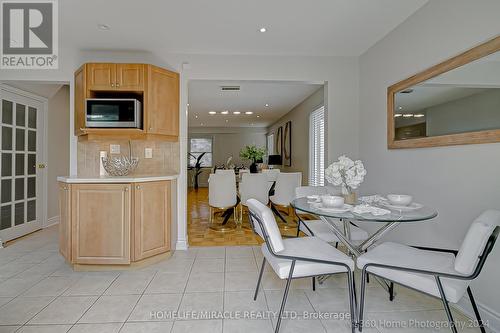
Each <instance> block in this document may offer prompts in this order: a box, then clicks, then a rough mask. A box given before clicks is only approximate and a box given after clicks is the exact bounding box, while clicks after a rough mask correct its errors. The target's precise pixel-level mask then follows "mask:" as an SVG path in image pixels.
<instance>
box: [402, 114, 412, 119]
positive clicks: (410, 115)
mask: <svg viewBox="0 0 500 333" xmlns="http://www.w3.org/2000/svg"><path fill="white" fill-rule="evenodd" d="M403 117H404V118H411V117H413V113H405V114H404V115H403Z"/></svg>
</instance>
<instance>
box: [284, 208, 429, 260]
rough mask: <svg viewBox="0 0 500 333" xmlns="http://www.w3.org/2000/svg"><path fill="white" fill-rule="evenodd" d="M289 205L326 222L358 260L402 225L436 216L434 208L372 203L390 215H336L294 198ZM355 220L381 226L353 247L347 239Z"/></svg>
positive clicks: (345, 213) (333, 211) (349, 212)
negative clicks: (409, 208) (385, 205)
mask: <svg viewBox="0 0 500 333" xmlns="http://www.w3.org/2000/svg"><path fill="white" fill-rule="evenodd" d="M291 205H292V207H293V208H295V209H296V211H297V212H305V213H309V214H313V215H316V216H318V217H319V218H320V219H321V220H322V221H324V222H326V223H327V225H328V226H329V227H330V228H331V229H332V231H333V232H334V233H335V235H336V236H337V237H338V239H339V240H340V241H341V242H342V243H343V244H344V245H345V246H346V247H347V249H348V250H349V252H350V253H351V254H352V255H353V256H354V257H359V256H360V255H361V254H363V253H364V252H365V251H366V250H367V249H368V248H369V247H370V246H372V245H373V244H374V243H375V242H377V241H378V240H380V239H381V238H382V237H383V236H384V235H385V234H387V233H388V232H390V231H391V230H393V229H394V228H396V227H397V226H398V225H400V224H401V223H411V222H424V221H428V220H431V219H433V218H434V217H436V216H437V211H436V210H435V209H434V208H431V207H427V206H422V207H420V208H418V209H413V210H406V209H405V210H395V209H388V208H387V207H382V206H380V207H379V206H378V205H377V204H372V205H373V206H375V207H378V208H384V209H387V210H390V213H389V214H384V215H373V214H371V213H365V214H356V213H354V212H353V211H347V212H336V211H335V210H332V209H323V208H321V206H320V205H318V204H317V203H315V202H312V201H310V200H309V199H308V198H299V199H295V200H293V201H292V203H291ZM337 220H340V221H341V222H342V223H341V227H342V229H343V230H341V229H340V228H339V225H338V224H336V223H335V221H337ZM354 221H359V222H370V223H377V224H381V226H380V227H379V228H378V229H377V231H375V232H374V233H372V234H371V235H370V236H369V237H368V239H366V240H365V241H363V242H362V243H360V244H356V243H354V242H353V241H352V240H351V238H350V225H351V223H353V222H354Z"/></svg>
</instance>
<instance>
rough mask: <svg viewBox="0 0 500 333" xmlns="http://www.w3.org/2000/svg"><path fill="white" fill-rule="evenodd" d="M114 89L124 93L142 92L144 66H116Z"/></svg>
mask: <svg viewBox="0 0 500 333" xmlns="http://www.w3.org/2000/svg"><path fill="white" fill-rule="evenodd" d="M116 89H118V90H125V91H141V90H144V65H141V64H116Z"/></svg>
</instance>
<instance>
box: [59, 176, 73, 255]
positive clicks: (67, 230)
mask: <svg viewBox="0 0 500 333" xmlns="http://www.w3.org/2000/svg"><path fill="white" fill-rule="evenodd" d="M59 252H60V253H61V254H62V256H63V257H64V258H66V260H68V261H71V192H70V189H69V185H68V184H65V183H59Z"/></svg>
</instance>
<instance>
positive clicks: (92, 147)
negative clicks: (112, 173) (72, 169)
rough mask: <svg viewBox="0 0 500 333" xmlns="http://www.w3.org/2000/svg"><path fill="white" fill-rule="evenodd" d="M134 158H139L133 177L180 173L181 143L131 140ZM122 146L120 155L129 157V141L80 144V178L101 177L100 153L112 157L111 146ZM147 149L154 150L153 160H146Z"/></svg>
mask: <svg viewBox="0 0 500 333" xmlns="http://www.w3.org/2000/svg"><path fill="white" fill-rule="evenodd" d="M130 142H131V146H132V156H133V157H138V158H139V164H138V166H137V169H135V170H134V172H132V173H131V175H158V174H165V173H179V142H167V141H154V140H131V141H130ZM111 144H115V145H120V154H122V155H125V156H128V155H129V141H128V140H109V141H82V142H78V176H85V177H94V176H99V153H100V152H101V151H106V152H107V154H108V156H110V145H111ZM145 148H152V149H153V158H144V150H145Z"/></svg>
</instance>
